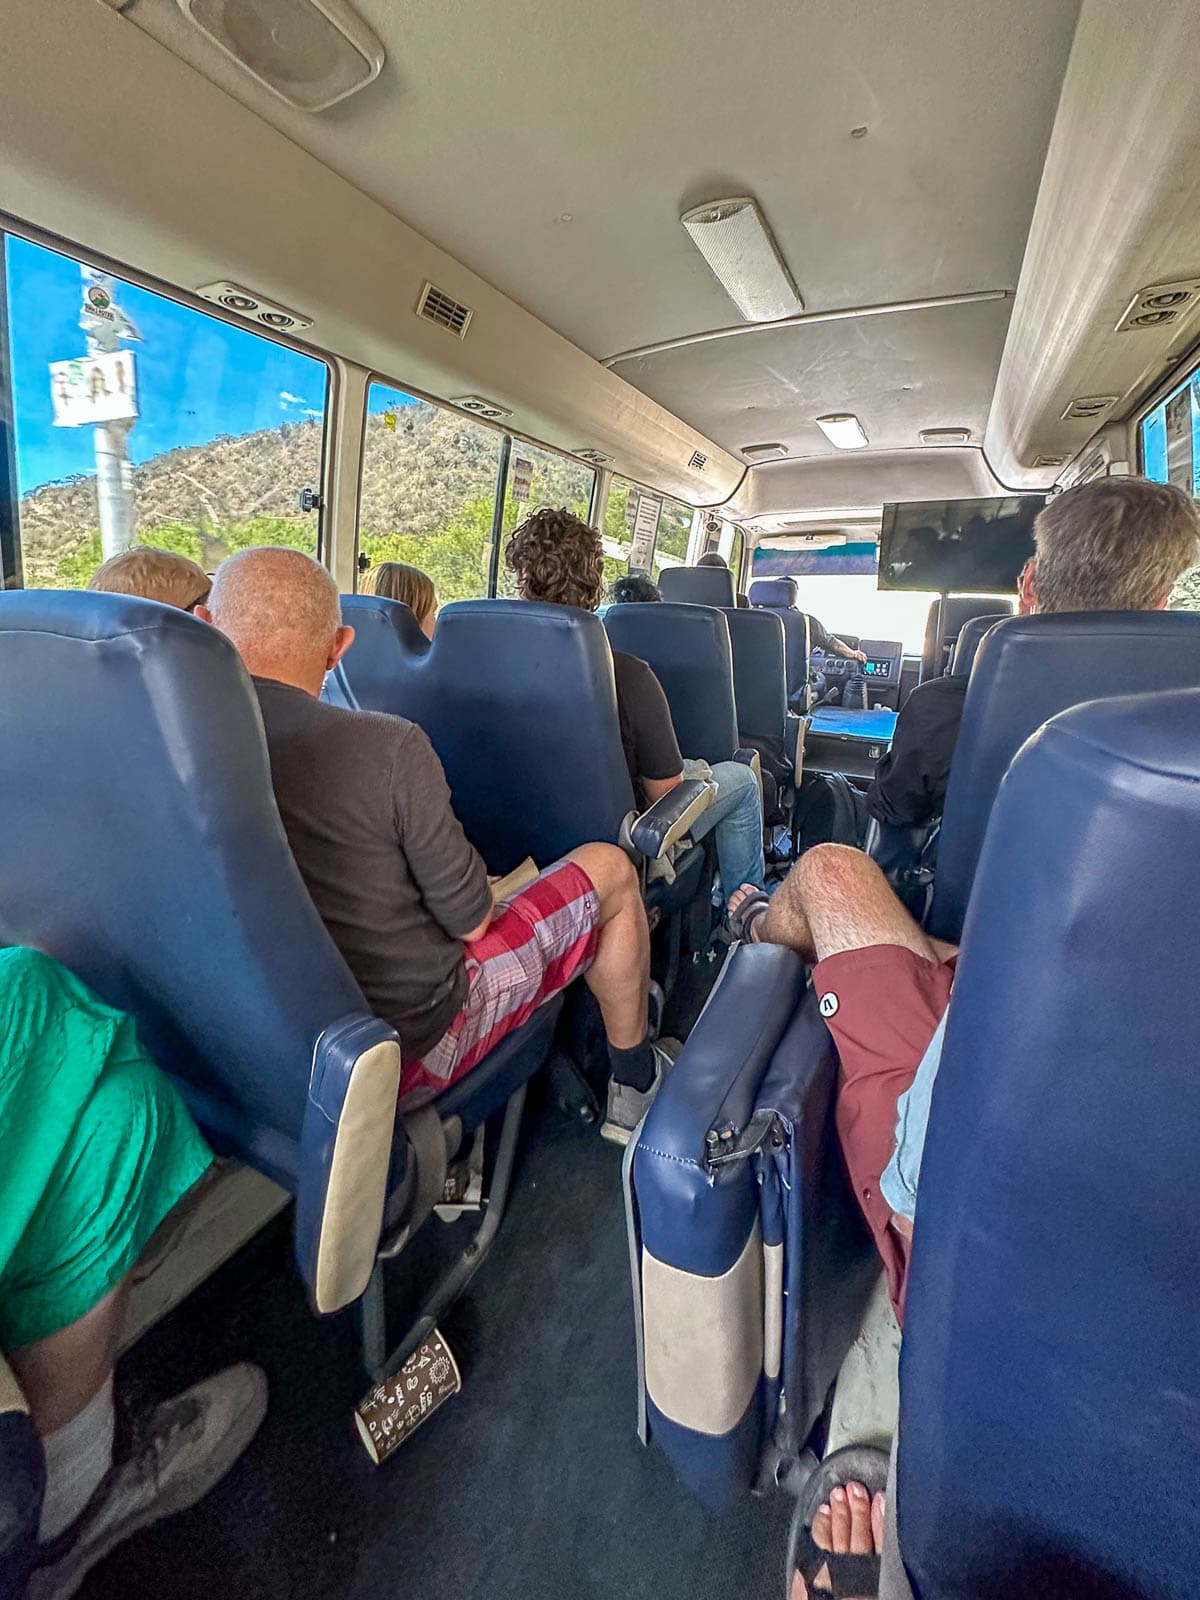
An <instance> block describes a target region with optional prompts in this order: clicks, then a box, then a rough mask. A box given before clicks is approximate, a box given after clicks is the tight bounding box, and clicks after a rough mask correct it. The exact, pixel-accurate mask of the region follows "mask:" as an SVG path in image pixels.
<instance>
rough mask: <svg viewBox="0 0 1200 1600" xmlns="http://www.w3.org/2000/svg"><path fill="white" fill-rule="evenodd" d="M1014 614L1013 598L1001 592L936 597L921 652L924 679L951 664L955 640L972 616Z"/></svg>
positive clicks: (934, 676)
mask: <svg viewBox="0 0 1200 1600" xmlns="http://www.w3.org/2000/svg"><path fill="white" fill-rule="evenodd" d="M997 613H999V614H1000V615H1002V616H1006V617H1011V616H1012V614H1013V602H1012V601H1011V600H1004V599H1001V598H1000V597H999V596H997V595H986V596H974V595H966V594H951V595H947V596H946V598H945V600H944V601H938V600H932V601H930V604H929V615H928V616H927V617H926V620H925V647H924V649H923V651H922V653H921V682H922V683H924V682H925V680H926V678H937V677H940V676H941V674H942V673H943V672H946V671H948V670H949V668H950V658H951V656H952V654H953V650H954V642H955V640H956V639H957V638H958V636H959V633H960V632H961V631H962V629H963V627H964V626H965V624H966V623H968V622H970V620H971V618H972V617H985V616H995V615H996V614H997Z"/></svg>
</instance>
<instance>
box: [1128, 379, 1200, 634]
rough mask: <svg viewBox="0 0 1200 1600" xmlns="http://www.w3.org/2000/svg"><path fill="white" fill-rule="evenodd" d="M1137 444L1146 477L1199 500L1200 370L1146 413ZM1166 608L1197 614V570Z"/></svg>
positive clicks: (1184, 579) (1173, 593)
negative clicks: (1175, 486) (1170, 485)
mask: <svg viewBox="0 0 1200 1600" xmlns="http://www.w3.org/2000/svg"><path fill="white" fill-rule="evenodd" d="M1138 442H1139V444H1140V447H1141V455H1142V471H1143V472H1144V473H1145V474H1146V476H1147V477H1148V478H1154V479H1155V480H1156V481H1157V482H1158V483H1174V484H1176V485H1178V487H1179V488H1181V489H1184V490H1186V491H1187V493H1188V494H1190V495H1191V496H1192V497H1193V498H1194V499H1196V500H1200V370H1197V371H1196V372H1193V373H1192V375H1191V377H1190V378H1187V379H1185V380H1184V382H1183V383H1181V384H1180V385H1179V387H1178V388H1177V389H1176V390H1175V391H1174V393H1173V394H1169V395H1168V396H1167V398H1166V399H1165V400H1163V401H1161V402H1160V404H1158V405H1156V406H1155V407H1154V410H1153V411H1150V412H1147V414H1146V415H1145V416H1144V417H1143V418H1142V421H1141V423H1140V425H1139V427H1138ZM1168 605H1169V607H1170V609H1171V610H1172V611H1200V567H1193V568H1192V569H1191V571H1190V572H1185V573H1184V574H1183V576H1182V577H1181V578H1180V579H1179V580H1178V582H1177V583H1176V585H1175V587H1174V589H1172V591H1171V598H1170V600H1169V601H1168Z"/></svg>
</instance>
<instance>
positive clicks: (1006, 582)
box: [879, 494, 1046, 594]
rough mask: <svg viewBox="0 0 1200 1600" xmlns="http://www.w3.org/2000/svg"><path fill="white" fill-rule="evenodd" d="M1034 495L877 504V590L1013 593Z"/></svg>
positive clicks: (1025, 553) (1025, 554) (1028, 538)
mask: <svg viewBox="0 0 1200 1600" xmlns="http://www.w3.org/2000/svg"><path fill="white" fill-rule="evenodd" d="M1045 503H1046V497H1045V495H1042V494H1024V495H1010V496H1005V497H1003V498H1000V499H996V500H908V501H904V502H903V503H901V504H899V505H892V506H884V508H883V524H882V526H881V528H880V532H879V587H880V588H881V589H923V590H925V591H926V592H928V593H933V594H1013V593H1015V591H1016V587H1017V578H1018V577H1019V576H1020V572H1021V568H1022V567H1023V566H1024V565H1025V563H1026V562H1027V561H1028V560H1029V557H1030V556H1031V555H1032V554H1033V520H1034V518H1035V517H1036V516H1037V514H1038V512H1039V511H1040V510H1041V509H1042V507H1043V506H1044V505H1045Z"/></svg>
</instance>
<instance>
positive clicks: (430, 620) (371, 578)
mask: <svg viewBox="0 0 1200 1600" xmlns="http://www.w3.org/2000/svg"><path fill="white" fill-rule="evenodd" d="M363 593H364V594H378V595H382V596H383V598H384V599H385V600H401V601H403V603H404V604H405V605H406V606H407V607H408V609H409V610H410V611H411V612H412V614H413V616H414V617H416V619H417V626H418V627H419V628H420V630H421V632H422V633H423V634H424V635H425V637H426V638H427V639H432V638H433V629H434V625H435V623H436V622H437V590H436V589H435V588H434V587H433V579H432V578H431V577H430V576H429V574H428V573H427V572H422V571H421V569H420V567H410V566H409V565H408V563H407V562H405V561H381V562H380V563H379V565H378V566H376V567H372V568H371V570H370V572H368V573H367V576H366V578H365V579H364V581H363Z"/></svg>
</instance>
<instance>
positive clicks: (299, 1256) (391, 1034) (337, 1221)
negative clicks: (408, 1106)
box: [296, 1012, 400, 1312]
mask: <svg viewBox="0 0 1200 1600" xmlns="http://www.w3.org/2000/svg"><path fill="white" fill-rule="evenodd" d="M399 1092H400V1041H399V1039H398V1038H397V1036H396V1033H395V1031H394V1029H392V1028H389V1027H388V1025H387V1024H386V1023H385V1022H382V1021H380V1019H379V1018H378V1017H374V1016H371V1015H369V1014H367V1013H365V1012H359V1013H355V1014H352V1015H350V1016H346V1017H341V1018H340V1019H339V1020H338V1021H337V1022H334V1023H332V1024H331V1025H330V1026H329V1027H328V1028H326V1029H325V1031H324V1032H323V1033H322V1034H321V1036H320V1038H319V1039H318V1040H317V1043H316V1047H315V1049H314V1051H313V1065H312V1075H311V1077H310V1079H309V1086H308V1101H307V1104H306V1105H305V1108H304V1123H303V1127H302V1129H301V1133H300V1172H299V1175H298V1182H297V1189H296V1261H297V1264H298V1266H299V1268H300V1272H301V1275H302V1276H303V1278H304V1281H305V1283H306V1284H307V1286H308V1291H309V1294H310V1296H311V1297H312V1302H313V1307H314V1309H315V1310H317V1311H319V1312H331V1311H339V1310H340V1309H341V1308H342V1307H343V1306H346V1305H349V1304H350V1302H351V1301H353V1300H357V1299H358V1297H359V1296H360V1295H361V1294H362V1292H363V1290H364V1289H365V1288H366V1286H367V1280H368V1279H369V1278H370V1276H371V1271H372V1268H373V1267H374V1265H375V1254H376V1251H377V1250H378V1248H379V1235H380V1230H381V1228H382V1225H383V1208H384V1202H385V1200H386V1198H387V1184H388V1171H389V1167H390V1164H391V1158H392V1145H393V1141H394V1138H395V1131H396V1099H397V1096H398V1095H399Z"/></svg>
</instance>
